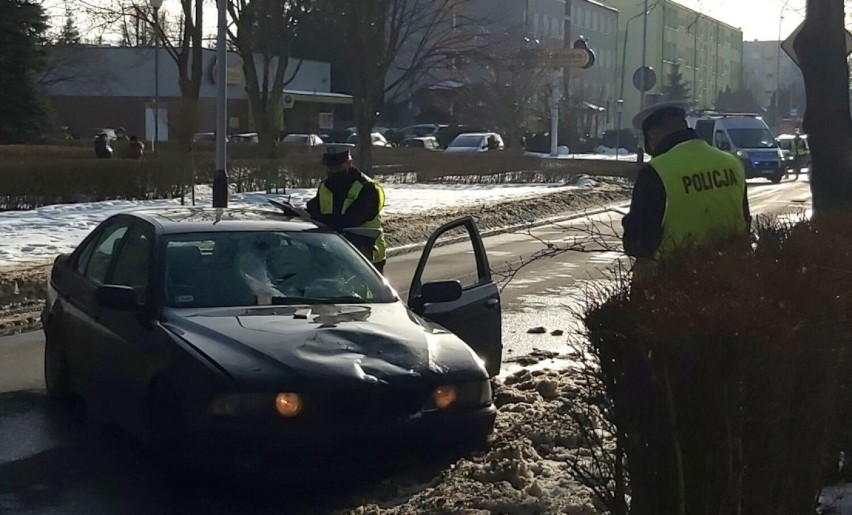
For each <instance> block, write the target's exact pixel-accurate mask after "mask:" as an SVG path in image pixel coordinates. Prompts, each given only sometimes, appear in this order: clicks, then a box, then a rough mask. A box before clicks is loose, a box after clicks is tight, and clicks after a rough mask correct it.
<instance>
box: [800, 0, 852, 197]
mask: <svg viewBox="0 0 852 515" xmlns="http://www.w3.org/2000/svg"><path fill="white" fill-rule="evenodd" d="M844 19H845V17H844V2H843V0H808V2H807V16H806V19H805V24H804V28H803V30H802V32H801V34H800V35H799V37H798V38H797V39H796V41H795V45H794V46H795V48H796V52H797V53H798V54H799V60H800V62H801V68H802V75H803V76H804V79H805V92H806V94H807V109H806V110H805V118H804V123H803V128H804V129H805V132H807V133H808V134H809V135H810V139H809V143H810V145H811V159H812V169H811V193H812V195H813V208H814V212H815V213H816V214H819V213H820V212H822V211H838V210H849V209H850V208H852V154H850V153H849V151H848V149H849V148H850V147H852V118H850V114H849V68H848V65H847V61H846V41H845V30H844Z"/></svg>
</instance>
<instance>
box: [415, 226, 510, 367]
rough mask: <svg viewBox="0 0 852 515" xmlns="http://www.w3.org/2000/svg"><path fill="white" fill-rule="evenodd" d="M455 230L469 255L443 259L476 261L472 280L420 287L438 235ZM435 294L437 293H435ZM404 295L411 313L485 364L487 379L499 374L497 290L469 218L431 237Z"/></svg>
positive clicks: (500, 337)
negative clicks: (458, 341) (459, 342)
mask: <svg viewBox="0 0 852 515" xmlns="http://www.w3.org/2000/svg"><path fill="white" fill-rule="evenodd" d="M456 229H463V230H464V231H465V232H466V237H467V238H469V239H470V243H471V244H472V247H473V252H472V253H470V252H465V253H455V254H453V255H454V256H455V257H454V258H447V259H460V258H461V259H474V260H475V261H476V262H475V265H476V278H475V280H474V281H472V283H471V284H470V285H468V286H466V287H465V288H461V283H460V282H459V281H457V280H454V281H444V282H442V283H427V284H423V273H424V271H425V270H426V265H427V263H429V262H430V256H432V250H433V249H434V248H435V244H436V242H437V241H438V239H440V238H441V236H444V235H445V234H447V233H448V232H450V231H453V230H456ZM460 239H461V240H462V242H464V239H465V237H464V236H461V237H460ZM432 259H433V260H437V259H440V257H439V256H435V257H433V258H432ZM449 265H452V263H450V264H449ZM457 269H463V270H466V269H467V268H466V267H458V268H457ZM454 288H455V291H454V292H453V289H454ZM448 291H449V292H451V293H449V295H447V293H448ZM435 292H439V293H438V294H435ZM453 293H454V294H453ZM408 295H409V297H408V305H409V306H410V307H411V309H413V310H414V312H415V313H417V314H418V315H420V316H422V317H423V318H425V319H427V320H430V321H432V322H435V323H436V324H439V325H441V326H443V327H444V328H446V329H448V330H449V331H452V332H453V333H455V334H456V335H457V336H458V337H459V338H461V339H462V340H464V341H465V343H467V344H468V345H469V346H470V347H471V348H472V349H473V351H474V352H476V354H477V355H479V357H480V358H482V360H483V361H485V367H486V369H487V370H488V374H489V375H490V376H492V377H493V376H496V375H497V374H498V373H499V372H500V364H501V362H502V358H503V327H502V314H501V307H500V290H499V289H498V288H497V285H496V284H495V283H494V281H492V279H491V269H490V267H489V265H488V256H487V255H486V253H485V245H484V244H483V242H482V237H481V236H480V234H479V229H478V228H477V227H476V222H474V220H473V218H471V217H465V218H461V219H459V220H455V221H453V222H450V223H448V224H446V225H444V226H443V227H441V228H439V229H438V230H437V231H435V232H434V233H433V234H432V236H431V237H430V238H429V241H427V242H426V247H425V248H424V249H423V255H422V256H421V258H420V263H418V265H417V270H416V271H415V273H414V278H413V279H412V282H411V288H410V289H409V294H408Z"/></svg>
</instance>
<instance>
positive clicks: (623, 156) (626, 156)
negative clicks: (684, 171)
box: [524, 149, 651, 163]
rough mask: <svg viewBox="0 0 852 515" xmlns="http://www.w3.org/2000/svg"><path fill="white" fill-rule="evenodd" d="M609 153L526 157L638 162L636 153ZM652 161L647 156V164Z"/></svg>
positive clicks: (528, 154) (530, 153) (536, 154)
mask: <svg viewBox="0 0 852 515" xmlns="http://www.w3.org/2000/svg"><path fill="white" fill-rule="evenodd" d="M607 150H608V151H607V152H602V153H593V154H560V155H558V156H555V157H553V156H551V155H550V154H546V153H541V152H524V155H526V156H532V157H540V158H542V159H569V160H570V159H596V160H600V161H616V160H618V161H625V162H628V163H630V162H633V163H635V162H636V158H637V154H636V153H635V152H634V153H632V154H630V153H627V150H625V149H621V152H619V154H618V155H616V153H615V150H613V149H607ZM650 160H651V156H649V155H647V154H645V162H648V161H650Z"/></svg>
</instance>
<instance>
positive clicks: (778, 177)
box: [769, 173, 786, 184]
mask: <svg viewBox="0 0 852 515" xmlns="http://www.w3.org/2000/svg"><path fill="white" fill-rule="evenodd" d="M784 175H786V174H783V173H779V174H776V175H773V176H772V177H770V178H769V180H770V181H772V184H778V183H780V182H781V181H782V180H783V179H784Z"/></svg>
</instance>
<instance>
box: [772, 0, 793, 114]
mask: <svg viewBox="0 0 852 515" xmlns="http://www.w3.org/2000/svg"><path fill="white" fill-rule="evenodd" d="M789 3H790V0H785V1H784V4H783V5H782V6H781V14H780V15H779V16H778V49H777V56H776V58H775V127H776V128H777V127H778V122H780V121H781V24H782V23H783V22H784V11H785V10H787V5H788V4H789Z"/></svg>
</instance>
